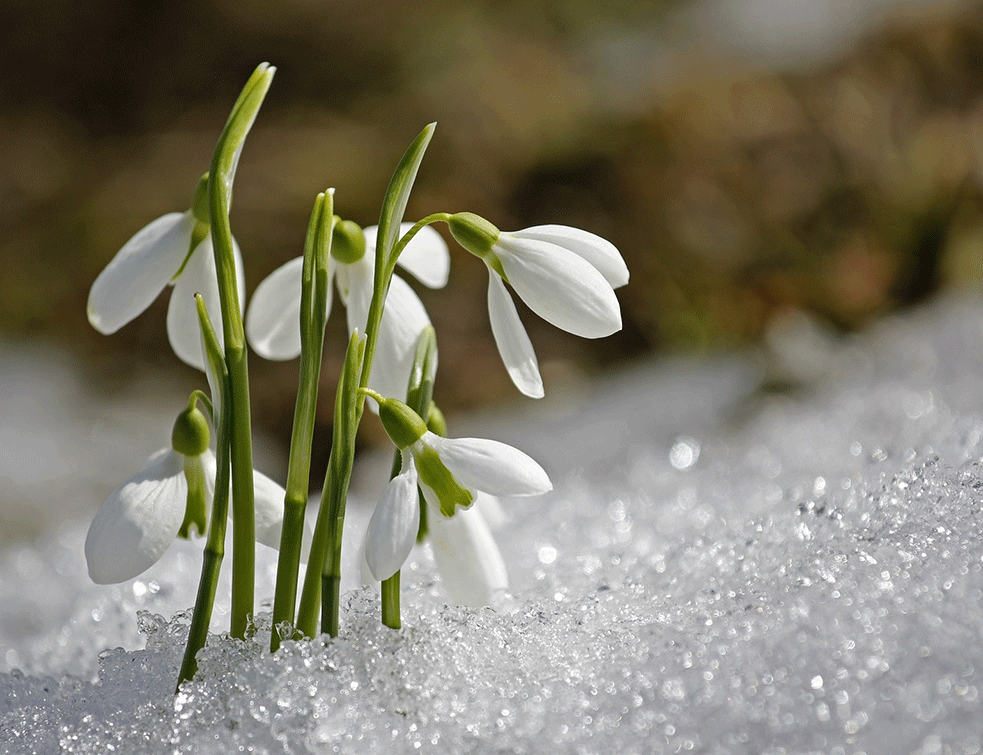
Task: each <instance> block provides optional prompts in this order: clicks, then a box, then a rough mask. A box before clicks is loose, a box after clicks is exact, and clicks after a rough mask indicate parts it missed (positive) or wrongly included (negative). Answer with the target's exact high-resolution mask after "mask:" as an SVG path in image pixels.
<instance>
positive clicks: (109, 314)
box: [87, 210, 195, 335]
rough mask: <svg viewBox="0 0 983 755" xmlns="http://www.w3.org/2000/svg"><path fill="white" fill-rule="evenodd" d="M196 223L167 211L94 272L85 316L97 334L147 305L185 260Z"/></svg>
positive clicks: (115, 327) (116, 327)
mask: <svg viewBox="0 0 983 755" xmlns="http://www.w3.org/2000/svg"><path fill="white" fill-rule="evenodd" d="M194 225H195V219H194V217H193V216H192V215H191V211H190V210H189V211H188V212H184V213H181V212H171V213H168V214H167V215H164V216H163V217H159V218H157V219H156V220H155V221H153V222H152V223H150V224H149V225H147V226H146V227H144V228H143V230H141V231H139V232H137V234H136V235H135V236H134V237H133V238H131V239H130V240H129V241H127V242H126V243H125V244H124V245H123V248H122V249H120V250H119V251H118V252H117V253H116V256H115V257H113V259H112V261H111V262H110V263H109V264H108V265H106V267H105V269H104V270H103V271H102V272H101V273H99V277H97V278H96V280H95V282H94V283H93V284H92V289H91V290H90V291H89V303H88V307H87V310H88V315H89V322H90V323H92V327H94V328H95V329H96V330H98V331H99V332H100V333H103V334H105V335H109V334H110V333H115V332H116V331H117V330H119V329H120V328H122V327H123V326H124V325H126V323H128V322H130V320H132V319H133V318H134V317H136V316H137V315H139V314H140V313H141V312H143V311H144V310H145V309H146V308H147V307H149V306H150V304H151V302H153V300H154V299H156V298H157V296H158V295H159V294H160V292H161V291H163V290H164V286H166V285H167V284H168V283H169V282H170V280H171V278H173V277H174V274H175V273H176V272H177V271H178V270H180V269H181V263H182V262H184V258H185V257H187V256H188V248H189V246H190V244H191V231H192V230H193V229H194Z"/></svg>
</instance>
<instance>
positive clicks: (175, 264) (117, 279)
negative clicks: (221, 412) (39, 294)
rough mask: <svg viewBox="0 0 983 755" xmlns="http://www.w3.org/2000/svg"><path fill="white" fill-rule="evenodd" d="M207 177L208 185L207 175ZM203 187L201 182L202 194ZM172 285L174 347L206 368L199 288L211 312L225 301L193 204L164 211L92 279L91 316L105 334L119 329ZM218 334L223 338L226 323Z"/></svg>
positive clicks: (169, 319) (205, 226)
mask: <svg viewBox="0 0 983 755" xmlns="http://www.w3.org/2000/svg"><path fill="white" fill-rule="evenodd" d="M203 183H204V184H205V185H206V186H207V181H204V180H203ZM202 191H203V189H202V184H199V190H198V194H199V195H200V194H201V193H202ZM200 204H201V203H200V202H196V205H199V206H200ZM201 214H202V212H201V211H199V212H198V215H201ZM232 246H233V251H234V255H235V266H236V277H237V280H238V286H239V291H240V292H241V291H242V290H243V289H244V287H245V279H244V278H243V273H242V257H241V254H240V252H239V247H238V245H237V244H236V243H235V241H233V244H232ZM168 285H171V286H173V287H174V291H173V292H172V294H171V301H170V303H169V304H168V308H167V337H168V340H169V341H170V342H171V348H172V349H174V353H175V354H176V355H177V356H178V358H179V359H181V361H183V362H185V363H186V364H189V365H191V366H192V367H195V368H196V369H199V370H204V364H203V362H202V359H201V349H200V347H199V345H198V338H199V336H198V314H197V310H196V307H195V300H194V294H195V293H196V292H200V293H201V295H202V297H203V298H204V299H205V303H206V304H207V306H208V309H209V311H211V312H219V311H220V309H221V307H220V302H219V292H218V275H217V273H216V271H215V257H214V253H213V251H212V240H211V236H210V235H209V233H208V224H207V221H202V220H200V219H199V218H197V217H196V214H195V212H194V211H193V210H187V211H186V212H172V213H168V214H167V215H163V216H162V217H159V218H157V219H156V220H154V221H153V222H152V223H150V224H149V225H147V226H146V227H144V228H143V229H142V230H140V231H138V232H137V233H136V234H135V235H134V236H133V237H132V238H131V239H130V240H129V241H127V242H126V243H125V244H124V245H123V248H122V249H120V250H119V251H118V252H117V253H116V256H115V257H113V259H112V260H111V261H110V263H109V264H108V265H107V266H106V267H105V268H104V269H103V271H102V272H101V273H99V276H98V277H97V278H96V280H95V282H94V283H93V284H92V288H91V289H90V291H89V301H88V306H87V312H88V317H89V322H90V323H91V324H92V327H94V328H95V329H96V330H98V331H99V332H100V333H102V334H104V335H109V334H111V333H115V332H116V331H117V330H119V329H120V328H122V327H123V326H124V325H126V324H127V323H128V322H130V321H131V320H133V319H134V318H135V317H137V316H138V315H139V314H140V313H142V312H143V311H144V310H145V309H147V307H149V306H150V305H151V303H152V302H153V301H154V299H156V298H157V297H158V296H159V295H160V292H161V291H163V290H164V288H165V287H167V286H168ZM241 301H242V300H241V298H240V305H241ZM218 337H219V342H220V343H223V341H222V338H223V336H222V332H221V329H220V330H219V332H218Z"/></svg>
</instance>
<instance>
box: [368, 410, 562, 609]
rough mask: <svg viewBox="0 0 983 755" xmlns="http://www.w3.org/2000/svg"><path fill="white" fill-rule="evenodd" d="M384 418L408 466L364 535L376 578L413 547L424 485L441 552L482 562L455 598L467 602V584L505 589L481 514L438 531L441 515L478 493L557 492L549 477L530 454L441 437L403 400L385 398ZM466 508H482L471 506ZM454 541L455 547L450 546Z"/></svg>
mask: <svg viewBox="0 0 983 755" xmlns="http://www.w3.org/2000/svg"><path fill="white" fill-rule="evenodd" d="M380 417H381V419H382V422H383V425H384V427H385V428H386V431H387V432H388V433H389V436H390V438H392V440H393V442H394V443H395V444H396V447H397V448H399V449H401V450H402V451H403V463H402V471H401V472H400V474H399V475H397V476H396V477H395V478H394V479H393V480H392V481H391V482H390V483H389V486H388V487H387V488H386V492H385V494H384V495H383V497H382V500H381V501H380V503H379V505H378V506H377V507H376V510H375V512H374V513H373V515H372V520H371V521H370V522H369V527H368V530H367V532H366V542H365V555H366V560H367V561H368V564H369V568H370V569H371V571H372V575H373V576H374V577H375V578H376V579H378V580H384V579H388V578H389V577H391V576H392V575H393V574H394V573H395V572H396V571H397V570H398V569H399V568H400V567H401V566H402V564H403V562H404V561H405V560H406V557H407V556H408V555H409V553H410V550H412V548H413V542H414V540H415V538H416V534H417V529H418V526H419V498H418V495H419V494H418V492H417V486H419V489H420V490H422V492H423V497H424V499H425V500H426V501H427V504H428V506H429V511H430V517H429V519H428V522H429V524H430V527H431V531H432V532H433V528H434V527H436V528H437V530H436V531H437V532H438V533H440V534H439V537H440V538H441V539H440V541H439V542H438V541H435V544H434V548H435V551H436V549H437V548H438V547H440V548H441V549H442V554H443V555H442V557H443V558H444V559H445V561H447V560H449V563H451V564H453V563H456V559H458V558H471V557H473V558H477V559H479V560H480V562H476V563H473V564H472V565H471V567H470V568H471V570H472V572H474V574H475V575H477V577H475V579H474V580H472V579H471V577H468V578H464V577H462V579H461V581H460V582H459V583H456V584H459V585H460V586H461V588H462V589H461V590H460V591H457V592H458V594H457V595H454V596H452V597H453V598H454V599H455V600H456V601H459V602H466V601H464V600H463V599H461V597H460V593H461V592H462V591H466V588H467V586H468V585H472V586H475V585H477V586H479V587H480V590H479V592H480V593H481V595H482V596H484V595H485V594H486V593H487V592H488V591H489V590H491V591H494V590H497V589H501V588H502V587H504V586H505V585H504V581H506V579H507V578H506V577H505V576H504V566H503V565H500V562H501V556H500V555H498V556H497V557H496V555H495V554H497V552H498V549H497V547H495V545H494V541H493V540H491V534H490V532H488V527H487V524H486V523H485V522H484V519H483V518H481V517H480V514H479V515H478V516H471V517H470V519H469V521H468V522H467V523H466V524H463V525H462V524H456V525H450V527H449V529H448V528H445V529H443V530H441V529H440V528H441V526H442V525H443V524H445V522H444V521H443V520H444V519H446V520H453V519H455V518H456V517H457V516H460V514H461V513H462V511H461V510H467V509H469V508H470V507H471V505H472V504H473V503H474V501H475V498H476V496H477V495H478V492H479V491H481V492H485V493H489V494H491V495H493V496H532V495H540V494H542V493H546V492H548V491H550V490H552V489H553V484H552V483H551V482H550V479H549V476H548V475H547V474H546V472H545V471H544V470H543V468H542V467H541V466H539V464H537V463H536V462H535V461H534V460H533V459H532V458H530V457H529V456H527V455H526V454H524V453H523V452H522V451H519V450H518V449H516V448H513V447H512V446H509V445H506V444H505V443H499V442H498V441H494V440H487V439H484V438H444V437H441V436H439V435H436V434H434V433H432V432H430V431H429V430H427V429H426V425H425V424H424V423H423V420H422V419H420V417H419V416H418V415H416V414H415V413H414V412H413V411H412V410H411V409H410V408H409V407H407V406H406V405H405V404H403V403H402V402H400V401H396V400H394V399H383V400H382V401H380ZM469 513H471V514H475V513H477V511H476V510H473V509H472V510H471V511H470V512H469ZM446 523H448V524H449V522H446ZM457 538H460V541H459V542H458V541H457ZM451 540H453V541H454V542H455V543H456V544H451V543H450V542H449V541H451ZM489 543H490V545H489ZM496 559H497V560H496ZM482 575H483V576H482ZM451 581H453V580H451ZM474 599H475V600H477V599H478V598H477V596H475V597H474ZM481 600H484V597H482V598H481ZM479 602H480V601H479Z"/></svg>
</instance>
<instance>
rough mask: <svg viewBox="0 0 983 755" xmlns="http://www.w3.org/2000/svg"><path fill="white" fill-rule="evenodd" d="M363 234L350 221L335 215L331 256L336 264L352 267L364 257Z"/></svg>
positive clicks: (356, 224) (358, 227)
mask: <svg viewBox="0 0 983 755" xmlns="http://www.w3.org/2000/svg"><path fill="white" fill-rule="evenodd" d="M365 248H366V244H365V232H364V231H363V230H362V227H361V226H360V225H359V224H358V223H355V222H353V221H351V220H342V219H341V218H339V217H338V216H337V215H335V227H334V233H332V234H331V256H332V257H334V258H335V259H336V260H338V262H344V263H345V264H346V265H354V264H355V263H356V262H358V261H359V260H360V259H362V257H364V256H365Z"/></svg>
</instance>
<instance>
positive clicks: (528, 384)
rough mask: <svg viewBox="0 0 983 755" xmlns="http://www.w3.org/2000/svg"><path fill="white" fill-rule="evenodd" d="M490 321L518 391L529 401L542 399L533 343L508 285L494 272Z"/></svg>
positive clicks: (490, 279)
mask: <svg viewBox="0 0 983 755" xmlns="http://www.w3.org/2000/svg"><path fill="white" fill-rule="evenodd" d="M488 317H489V319H490V320H491V328H492V335H494V336H495V343H496V344H497V345H498V353H499V354H501V355H502V361H503V362H504V363H505V369H507V370H508V371H509V377H511V378H512V382H513V383H515V387H516V388H518V389H519V390H520V391H522V393H524V394H525V395H527V396H529V397H530V398H542V397H543V394H544V391H543V378H542V377H541V376H540V374H539V362H538V361H536V352H535V351H534V350H533V348H532V342H531V341H530V340H529V336H528V335H527V334H526V329H525V328H524V327H523V326H522V320H520V319H519V313H518V312H517V311H516V309H515V304H514V303H513V301H512V297H511V296H509V292H508V291H506V290H505V284H504V283H502V279H501V278H499V277H498V274H497V273H495V272H494V271H493V270H489V271H488Z"/></svg>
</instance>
